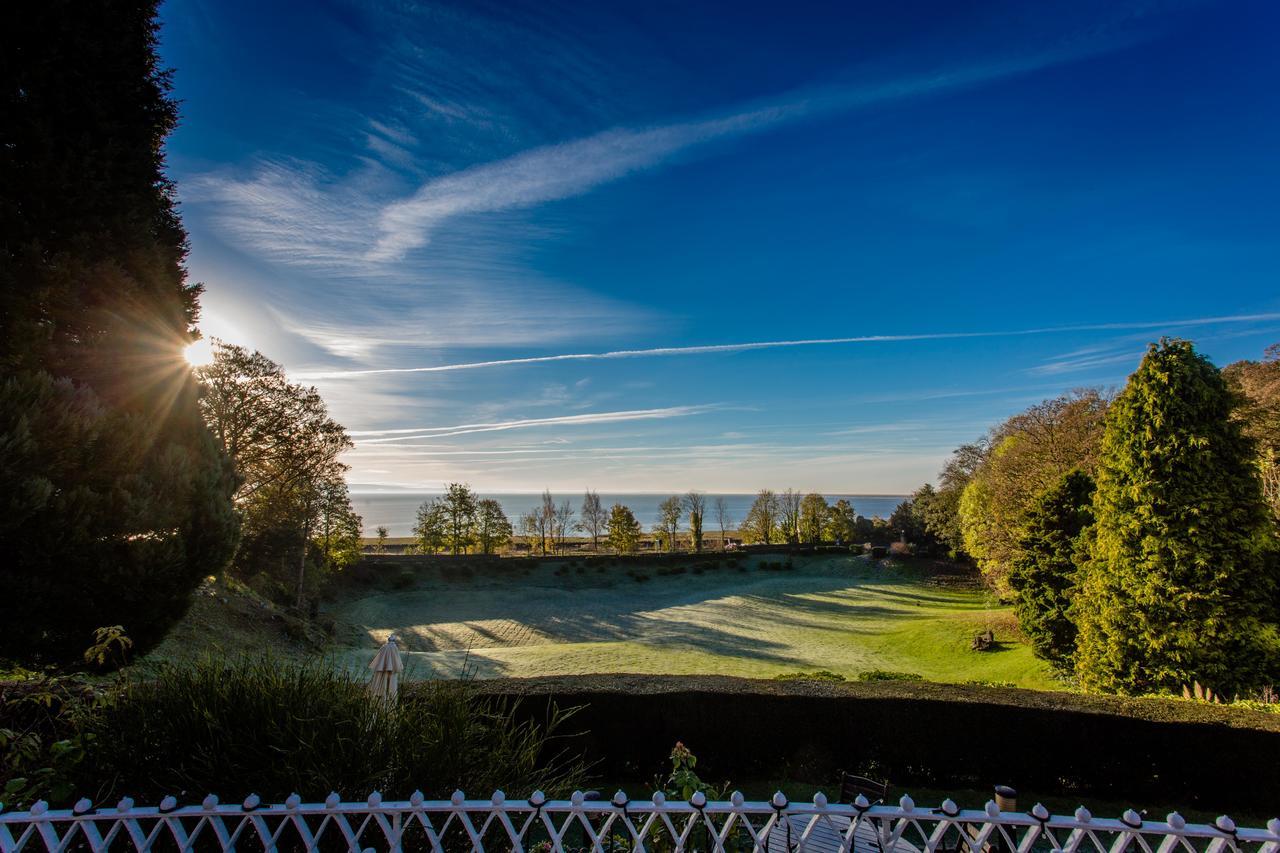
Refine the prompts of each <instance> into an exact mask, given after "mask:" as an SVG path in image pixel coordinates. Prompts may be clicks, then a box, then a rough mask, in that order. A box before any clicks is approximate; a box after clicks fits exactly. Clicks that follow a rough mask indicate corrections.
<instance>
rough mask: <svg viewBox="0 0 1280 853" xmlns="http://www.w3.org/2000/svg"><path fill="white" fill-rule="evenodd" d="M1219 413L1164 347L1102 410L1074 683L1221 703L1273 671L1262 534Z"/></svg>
mask: <svg viewBox="0 0 1280 853" xmlns="http://www.w3.org/2000/svg"><path fill="white" fill-rule="evenodd" d="M1233 403H1234V400H1233V397H1232V394H1231V393H1230V392H1229V391H1228V389H1227V385H1226V382H1225V381H1224V380H1223V378H1222V376H1221V374H1220V373H1219V372H1218V370H1217V369H1216V368H1215V367H1214V366H1213V365H1212V364H1210V363H1209V361H1208V360H1207V359H1205V358H1204V357H1203V356H1201V355H1200V354H1199V353H1197V352H1196V351H1195V349H1194V348H1193V347H1192V345H1191V344H1190V343H1189V342H1187V341H1180V340H1172V341H1169V340H1166V341H1161V342H1160V343H1159V344H1153V345H1152V346H1151V348H1150V350H1148V352H1147V354H1146V356H1145V357H1144V358H1143V360H1142V364H1141V366H1140V367H1139V368H1138V370H1137V371H1136V372H1135V373H1134V374H1133V375H1132V376H1131V377H1129V382H1128V384H1127V385H1126V387H1125V389H1124V391H1123V392H1122V393H1121V394H1120V396H1119V397H1118V398H1117V399H1116V401H1115V403H1114V404H1113V405H1112V407H1111V410H1110V412H1109V413H1108V415H1107V419H1106V430H1105V433H1104V435H1103V440H1102V450H1101V458H1100V462H1099V465H1098V473H1097V491H1096V494H1095V497H1094V503H1093V512H1094V516H1095V518H1096V522H1095V531H1096V532H1095V535H1094V536H1093V537H1092V539H1091V549H1090V559H1089V560H1088V561H1087V562H1086V563H1085V565H1084V567H1083V571H1082V575H1083V577H1082V580H1081V584H1080V587H1081V588H1080V593H1079V596H1078V600H1077V610H1078V613H1079V618H1078V624H1079V629H1080V635H1079V640H1078V651H1077V661H1076V668H1077V674H1078V676H1079V678H1080V681H1081V684H1082V685H1084V686H1085V687H1087V688H1089V689H1094V690H1104V691H1110V692H1122V693H1141V692H1146V691H1153V690H1161V689H1164V690H1178V689H1180V688H1182V687H1185V686H1187V685H1191V684H1196V683H1198V684H1201V685H1204V686H1205V687H1208V688H1211V689H1212V690H1213V691H1214V692H1215V693H1217V694H1219V695H1232V694H1234V693H1236V692H1238V691H1245V690H1249V689H1252V688H1256V687H1258V686H1260V685H1263V684H1269V683H1274V679H1275V678H1276V676H1277V675H1278V674H1280V671H1278V670H1277V659H1278V657H1277V656H1278V653H1280V638H1278V637H1277V630H1276V607H1275V602H1276V599H1275V594H1276V577H1275V563H1274V560H1273V557H1274V548H1275V530H1274V526H1273V524H1272V522H1271V519H1270V518H1269V514H1268V512H1267V508H1266V505H1265V504H1264V502H1263V498H1262V487H1261V484H1260V482H1259V478H1258V473H1257V468H1256V466H1255V453H1256V448H1255V446H1254V444H1253V442H1252V441H1250V440H1249V438H1248V437H1247V436H1246V435H1245V434H1244V432H1243V430H1242V428H1241V424H1240V422H1239V421H1237V420H1234V419H1232V417H1231V415H1232V407H1233Z"/></svg>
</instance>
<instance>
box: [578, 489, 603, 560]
mask: <svg viewBox="0 0 1280 853" xmlns="http://www.w3.org/2000/svg"><path fill="white" fill-rule="evenodd" d="M578 518H579V519H580V520H579V521H578V530H580V531H581V532H583V533H585V534H587V535H588V536H590V537H591V550H592V551H599V550H600V534H601V533H603V532H604V529H605V524H607V523H608V521H609V513H608V512H606V511H605V508H604V505H603V504H602V503H600V495H598V494H596V493H595V492H593V491H592V490H591V489H587V493H586V494H585V495H583V497H582V509H581V511H579V513H578Z"/></svg>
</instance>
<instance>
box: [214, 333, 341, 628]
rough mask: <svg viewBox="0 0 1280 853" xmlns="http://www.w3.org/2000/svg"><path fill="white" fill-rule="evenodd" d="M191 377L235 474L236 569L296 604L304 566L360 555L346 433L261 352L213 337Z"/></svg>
mask: <svg viewBox="0 0 1280 853" xmlns="http://www.w3.org/2000/svg"><path fill="white" fill-rule="evenodd" d="M197 375H198V377H199V380H200V386H201V391H202V393H201V395H200V408H201V410H202V411H203V413H204V418H205V421H206V422H207V423H208V424H209V427H210V429H211V430H212V431H213V435H214V437H215V438H216V439H217V441H218V444H219V446H220V447H221V448H222V450H223V452H224V453H226V455H227V456H228V457H230V459H231V461H232V463H233V464H234V466H235V470H236V474H237V476H238V477H239V481H240V485H239V488H238V489H237V490H236V494H235V503H236V509H237V510H238V511H239V513H240V516H241V518H242V519H243V525H244V541H243V542H242V544H241V547H240V549H239V550H238V551H237V552H236V556H235V560H234V562H233V564H232V565H233V568H234V569H235V571H236V572H237V573H239V574H240V575H241V576H243V577H246V578H252V577H255V576H259V575H261V576H263V577H265V578H267V579H270V580H271V581H272V582H273V586H274V591H275V592H276V593H277V594H281V593H282V591H283V590H285V589H288V590H290V592H291V593H292V598H293V600H294V602H295V603H296V604H298V605H301V603H302V601H303V598H304V595H305V592H306V574H307V568H308V563H310V564H311V565H312V567H313V568H314V569H317V570H319V571H321V572H326V571H328V570H330V569H331V568H334V567H341V566H343V565H346V564H348V563H350V562H353V561H354V560H355V559H356V557H357V556H358V551H357V550H356V549H354V548H352V547H348V545H349V543H350V542H351V540H352V539H353V538H354V539H358V538H359V535H360V518H359V516H357V515H356V514H355V511H354V510H353V509H352V507H351V500H350V496H349V495H348V492H347V485H346V480H345V475H346V470H347V466H346V465H344V464H342V462H340V461H339V457H340V456H341V454H342V453H343V452H345V451H346V450H348V449H349V448H350V447H351V446H352V443H351V439H350V438H348V437H347V432H346V430H345V429H344V428H343V427H342V425H341V424H339V423H338V422H336V421H335V420H333V418H331V417H330V416H329V410H328V408H327V407H326V406H325V403H324V400H323V399H322V398H321V397H320V394H319V393H318V392H317V391H316V389H314V388H308V387H305V386H302V385H298V384H296V383H292V382H290V381H289V380H288V378H287V377H286V376H285V373H284V369H283V368H281V367H280V365H278V364H276V363H275V362H273V361H271V360H270V359H268V358H267V357H266V356H264V355H263V354H262V353H259V352H250V351H249V350H247V349H245V348H244V347H239V346H234V345H231V344H226V343H223V342H221V341H215V342H214V347H213V361H212V362H211V363H210V364H209V365H207V366H206V367H202V368H200V369H199V370H198V371H197ZM335 537H336V538H335ZM335 541H337V542H343V543H348V545H343V546H342V547H335V545H334V543H335Z"/></svg>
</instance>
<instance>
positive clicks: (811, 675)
mask: <svg viewBox="0 0 1280 853" xmlns="http://www.w3.org/2000/svg"><path fill="white" fill-rule="evenodd" d="M773 680H774V681H844V676H843V675H840V674H839V673H836V672H832V671H831V670H829V669H818V670H814V671H813V672H784V673H781V674H780V675H775V676H774V677H773Z"/></svg>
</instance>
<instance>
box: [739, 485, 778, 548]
mask: <svg viewBox="0 0 1280 853" xmlns="http://www.w3.org/2000/svg"><path fill="white" fill-rule="evenodd" d="M781 515H782V502H781V501H780V500H779V499H778V496H777V495H776V494H774V493H773V492H772V491H771V490H769V489H761V490H760V492H759V494H757V495H756V499H755V500H754V501H753V502H752V504H751V509H749V510H747V517H746V518H744V519H743V520H742V524H740V525H739V526H738V532H739V533H741V534H742V541H743V542H746V543H747V544H761V545H770V544H772V543H774V542H777V541H778V540H779V539H780V538H781V536H782V533H781V525H782V521H781Z"/></svg>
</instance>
